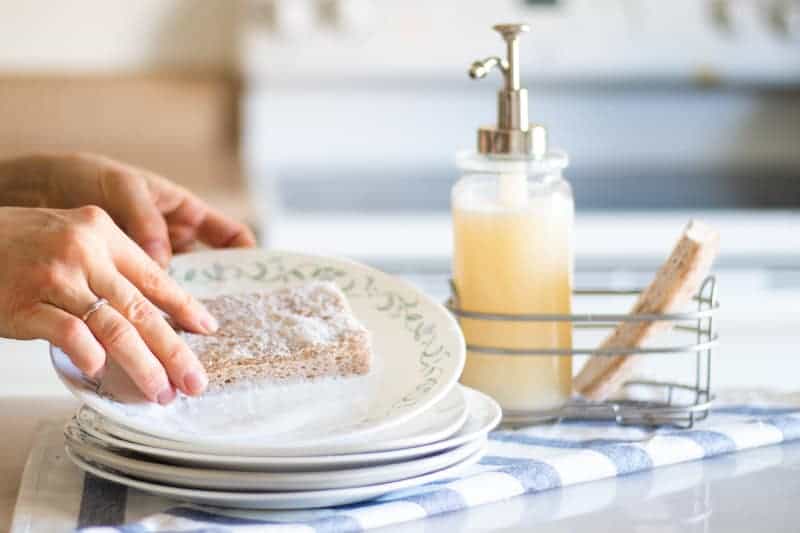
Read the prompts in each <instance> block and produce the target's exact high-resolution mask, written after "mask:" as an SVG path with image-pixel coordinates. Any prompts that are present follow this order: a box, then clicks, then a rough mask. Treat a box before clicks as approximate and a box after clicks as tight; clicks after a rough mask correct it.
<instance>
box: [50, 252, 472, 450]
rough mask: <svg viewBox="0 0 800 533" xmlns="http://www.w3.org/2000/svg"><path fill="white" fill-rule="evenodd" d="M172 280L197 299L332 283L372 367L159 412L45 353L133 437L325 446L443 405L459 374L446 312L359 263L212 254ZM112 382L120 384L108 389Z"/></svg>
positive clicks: (459, 343) (178, 260)
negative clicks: (362, 334)
mask: <svg viewBox="0 0 800 533" xmlns="http://www.w3.org/2000/svg"><path fill="white" fill-rule="evenodd" d="M171 272H172V275H173V276H174V277H175V279H177V280H178V282H179V283H181V285H183V286H184V287H185V288H187V289H188V290H189V292H191V293H193V294H195V295H196V296H199V297H205V296H213V295H217V294H222V293H235V292H244V291H253V290H259V289H269V288H276V287H282V286H286V285H291V284H297V283H302V282H307V281H312V280H327V281H332V282H334V283H336V284H337V285H338V286H339V287H340V288H341V289H342V290H343V291H344V293H345V294H346V295H347V298H348V300H349V302H350V305H351V307H352V309H353V312H354V314H355V315H356V316H357V317H358V319H359V320H361V322H362V323H364V325H365V326H366V327H367V328H368V329H369V330H370V331H371V332H372V338H373V347H374V353H375V358H374V363H373V368H372V370H371V371H370V373H369V374H368V375H367V376H363V377H356V378H347V379H323V380H315V381H313V382H306V383H299V384H281V385H277V384H272V385H269V386H265V385H260V386H249V387H247V386H241V387H234V388H232V389H231V390H229V391H227V392H225V393H216V394H206V395H203V396H202V397H200V398H187V397H184V396H182V397H180V398H179V399H177V400H176V401H174V402H173V403H172V404H170V405H168V406H166V407H162V406H159V405H155V404H152V403H148V402H144V401H143V400H142V399H141V396H138V395H135V396H133V397H129V396H128V394H129V393H130V392H131V391H135V388H134V387H132V385H131V383H130V382H129V381H128V380H127V379H121V378H122V376H119V374H120V373H116V374H117V375H114V376H110V375H109V374H114V373H112V372H109V373H108V374H107V375H106V376H105V378H104V380H106V382H105V383H104V387H103V388H104V389H109V390H111V392H112V394H113V395H115V396H116V397H117V398H122V397H125V398H126V401H125V402H120V401H115V400H114V399H111V398H109V397H106V396H101V395H99V394H98V393H97V386H96V384H95V383H94V382H93V381H92V380H90V379H88V378H87V377H86V376H84V375H83V374H82V373H81V372H80V371H79V370H78V369H77V368H76V367H75V366H74V365H72V364H71V362H70V360H69V358H68V357H66V356H65V355H64V354H63V352H61V351H60V350H59V349H57V348H55V349H51V357H52V360H53V365H54V366H55V368H56V370H57V372H58V374H59V377H60V378H61V379H62V381H63V382H64V383H65V384H66V385H67V387H68V388H69V389H70V390H71V391H72V392H73V393H74V394H75V395H76V396H77V397H78V398H80V399H81V400H82V401H83V402H84V403H86V404H87V405H89V406H90V407H92V408H93V409H95V410H96V411H98V412H100V413H101V414H102V415H103V416H105V417H107V418H109V419H111V420H113V421H115V422H117V423H119V424H121V425H123V426H127V427H130V428H133V429H136V430H138V431H142V432H145V433H148V434H151V435H156V436H159V437H163V438H167V439H173V440H178V441H191V442H194V443H198V444H200V443H202V444H208V445H212V446H218V445H223V444H224V445H225V446H227V447H228V448H229V449H233V448H235V447H237V446H239V445H243V446H247V445H248V444H252V442H254V440H257V441H258V442H260V443H262V444H263V445H265V446H274V447H278V446H285V447H292V446H294V445H300V446H308V445H311V444H318V445H321V444H328V443H332V442H336V441H337V440H338V439H342V438H353V437H355V436H365V435H369V434H371V433H374V432H377V431H381V430H384V429H386V428H389V427H391V426H393V425H397V424H400V423H403V422H405V421H407V420H410V419H411V418H412V417H414V416H415V415H417V414H419V413H421V412H423V411H424V410H425V409H427V408H429V407H430V406H432V405H433V404H435V403H436V402H437V401H439V400H440V399H442V398H443V397H444V395H445V394H447V392H448V391H449V390H450V389H451V388H452V387H453V385H454V384H455V383H456V380H457V379H458V376H459V375H460V374H461V370H462V368H463V366H464V359H465V348H464V338H463V336H462V334H461V331H460V330H459V327H458V324H457V323H456V321H455V320H454V319H453V317H452V316H451V315H450V313H448V312H447V310H446V309H445V308H444V307H443V306H441V305H440V304H439V303H438V302H436V301H434V300H432V299H431V298H429V297H428V296H426V295H425V294H423V293H422V292H420V291H419V290H418V289H416V288H415V287H413V286H412V285H410V284H408V283H406V282H404V281H402V280H400V279H397V278H395V277H392V276H389V275H387V274H384V273H383V272H380V271H378V270H375V269H372V268H370V267H367V266H365V265H361V264H358V263H355V262H352V261H347V260H343V259H333V258H327V257H318V256H311V255H301V254H294V253H287V252H268V251H265V250H215V251H206V252H198V253H193V254H186V255H181V256H176V257H175V259H174V260H173V263H172V268H171ZM112 368H113V367H112ZM117 378H120V379H119V381H120V383H113V385H112V384H111V383H110V381H116V379H117ZM109 380H110V381H109ZM137 397H138V399H139V400H138V401H136V398H137Z"/></svg>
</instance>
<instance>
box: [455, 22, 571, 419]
mask: <svg viewBox="0 0 800 533" xmlns="http://www.w3.org/2000/svg"><path fill="white" fill-rule="evenodd" d="M494 29H495V30H496V31H498V32H499V33H500V35H501V36H502V38H503V39H504V40H505V42H506V47H507V56H508V57H507V59H506V60H503V59H500V58H498V57H489V58H487V59H484V60H480V61H476V62H475V63H473V64H472V67H471V69H470V71H469V73H470V76H471V77H472V78H474V79H478V78H483V77H484V76H486V74H487V73H488V72H490V71H491V70H492V69H493V68H498V69H499V70H500V71H501V73H502V75H503V77H504V82H505V83H504V87H503V88H502V89H501V90H500V91H499V92H498V120H497V126H496V127H495V126H490V127H482V128H480V129H479V130H478V147H477V148H478V149H477V151H467V152H462V153H459V154H458V166H459V168H460V170H461V172H462V178H461V179H460V180H459V181H458V183H457V184H456V185H455V186H454V187H453V190H452V196H451V203H452V215H453V238H454V243H453V244H454V253H453V283H454V291H455V294H454V301H455V304H456V306H457V307H458V308H459V309H460V310H462V311H466V312H468V313H470V312H474V313H483V314H494V315H531V314H569V313H570V311H571V296H572V278H573V255H574V254H573V225H574V223H573V221H574V203H573V199H572V191H571V189H570V186H569V184H568V183H567V182H566V181H565V180H564V178H563V177H562V171H563V170H564V168H566V166H567V155H566V154H565V153H563V152H561V151H557V150H549V149H548V147H547V131H546V130H545V128H544V127H543V126H540V125H536V124H530V123H529V121H528V94H527V91H526V90H525V89H524V88H521V87H520V76H519V46H518V39H519V36H520V33H522V32H527V31H528V30H529V28H528V26H527V25H524V24H502V25H497V26H494ZM494 318H495V319H486V318H480V319H478V318H466V317H464V316H463V315H462V316H461V317H460V319H459V320H460V324H461V327H462V329H463V332H464V336H465V338H466V340H467V345H468V351H467V363H466V367H465V369H464V373H463V375H462V377H461V381H462V383H464V384H465V385H468V386H470V387H474V388H476V389H479V390H481V391H483V392H485V393H487V394H489V395H490V396H492V397H494V398H495V399H496V400H498V402H499V403H500V404H501V406H502V407H503V410H504V412H505V413H506V416H507V417H508V418H509V419H510V418H514V417H516V416H523V417H525V416H530V415H531V414H533V413H536V412H538V411H544V410H547V409H551V408H557V407H559V406H561V405H563V404H564V403H565V402H566V401H567V400H568V399H569V397H570V394H571V389H572V361H571V357H570V356H569V355H566V356H564V355H561V356H559V355H533V354H530V353H528V354H525V353H524V352H525V350H530V349H544V350H552V349H558V350H562V351H563V352H564V353H566V354H569V350H571V348H572V327H571V323H570V322H568V321H560V322H553V321H514V320H497V318H498V317H494ZM470 348H472V349H470Z"/></svg>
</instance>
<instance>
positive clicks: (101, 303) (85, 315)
mask: <svg viewBox="0 0 800 533" xmlns="http://www.w3.org/2000/svg"><path fill="white" fill-rule="evenodd" d="M107 303H108V300H106V299H105V298H98V299H97V301H96V302H95V303H93V304H92V305H90V306H89V309H87V310H86V312H85V313H83V316H82V317H81V320H83V321H84V322H86V321H87V320H89V317H90V316H92V313H94V312H95V311H97V310H98V309H100V308H101V307H103V306H104V305H106V304H107Z"/></svg>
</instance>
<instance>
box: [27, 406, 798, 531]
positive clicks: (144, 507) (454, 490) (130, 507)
mask: <svg viewBox="0 0 800 533" xmlns="http://www.w3.org/2000/svg"><path fill="white" fill-rule="evenodd" d="M61 429H62V425H61V424H56V423H51V424H49V425H45V426H44V427H43V428H42V430H41V434H40V438H39V439H37V445H36V446H35V448H34V449H33V451H32V452H31V456H30V458H29V460H28V464H27V466H26V470H25V475H24V477H23V483H22V487H21V489H20V495H19V500H18V502H17V508H16V511H15V516H14V522H13V525H12V530H11V531H12V533H39V532H43V531H56V530H57V531H63V530H69V529H73V528H76V527H77V528H79V529H80V530H81V531H86V532H98V531H104V532H127V533H131V532H136V533H144V532H151V531H152V532H166V531H170V532H175V531H195V532H200V531H204V532H208V531H214V532H219V531H231V532H238V531H281V532H295V531H298V532H300V531H302V532H315V531H326V532H349V531H363V530H366V529H371V528H376V527H381V526H386V525H391V524H397V523H400V522H405V521H409V520H419V519H424V518H426V517H428V516H433V515H438V514H441V513H448V512H452V511H458V510H461V509H465V508H468V507H473V506H477V505H481V504H485V503H489V502H496V501H500V500H504V499H507V498H512V497H514V496H518V495H521V494H526V493H535V492H540V491H546V490H550V489H554V488H557V487H563V486H567V485H572V484H576V483H584V482H587V481H593V480H598V479H601V478H609V477H613V476H621V475H626V474H632V473H634V472H641V471H644V470H649V469H653V468H657V467H659V466H663V465H670V464H675V463H681V462H685V461H693V460H697V459H704V458H708V457H714V456H717V455H720V454H726V453H732V452H737V451H740V450H746V449H750V448H755V447H759V446H767V445H771V444H777V443H781V442H787V441H790V440H795V439H799V438H800V408H798V407H796V406H795V407H786V408H776V407H755V406H727V407H722V408H717V409H715V411H714V412H713V413H712V415H711V416H710V417H709V418H708V419H707V420H706V421H704V422H703V423H702V424H700V425H698V426H697V427H696V428H695V429H692V430H686V431H676V430H672V431H669V430H659V431H649V430H647V429H644V428H636V427H619V426H616V425H615V424H613V423H607V422H562V423H559V424H554V425H540V426H533V427H530V428H526V429H522V430H517V431H495V432H494V433H492V434H491V435H490V445H489V452H488V454H487V455H486V456H484V458H483V459H482V460H481V461H480V463H479V464H477V465H474V466H473V467H470V468H469V469H468V470H466V471H465V472H464V473H463V474H462V475H460V476H459V477H458V478H454V479H448V480H442V481H439V482H436V483H432V484H430V485H426V486H422V487H418V488H415V489H409V490H403V491H398V492H396V493H392V494H388V495H386V496H384V497H382V498H379V499H377V500H373V501H370V502H365V503H359V504H353V505H347V506H343V507H338V508H331V509H324V510H314V511H234V510H223V509H216V508H209V507H200V506H194V505H187V504H180V503H179V502H174V501H169V500H166V499H162V498H158V497H154V496H149V495H146V494H144V493H141V492H139V491H137V490H133V489H126V488H125V487H122V486H120V485H117V484H114V483H111V482H107V481H104V480H101V479H98V478H96V477H94V476H91V475H84V474H83V473H81V472H80V471H79V470H78V469H77V468H76V467H74V466H73V465H72V464H71V463H70V462H69V460H68V459H66V458H65V456H64V453H63V438H62V437H61Z"/></svg>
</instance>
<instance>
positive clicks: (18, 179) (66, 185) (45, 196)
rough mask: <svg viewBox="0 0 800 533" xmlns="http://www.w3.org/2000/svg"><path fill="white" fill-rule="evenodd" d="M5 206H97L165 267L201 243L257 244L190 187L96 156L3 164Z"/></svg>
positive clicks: (0, 192) (0, 199)
mask: <svg viewBox="0 0 800 533" xmlns="http://www.w3.org/2000/svg"><path fill="white" fill-rule="evenodd" d="M0 205H15V206H28V207H52V208H60V209H71V208H77V207H81V206H84V205H97V206H99V207H102V208H103V209H104V210H106V211H107V212H108V213H109V214H110V215H111V217H112V218H113V219H114V221H115V222H116V223H117V224H118V225H119V226H120V227H121V228H122V229H123V230H124V231H125V232H126V233H127V234H128V235H129V236H130V237H131V238H132V239H133V240H134V241H135V242H136V243H137V244H139V246H141V247H142V249H144V251H145V252H147V254H148V255H150V257H152V258H153V259H154V260H155V261H156V262H157V263H158V264H160V265H161V266H162V267H164V266H166V265H167V264H168V263H169V260H170V257H171V256H172V253H173V252H183V251H187V250H189V249H190V248H191V247H192V246H194V244H195V243H196V242H197V241H200V242H203V243H205V244H208V245H210V246H212V247H215V248H227V247H239V246H246V247H249V246H254V245H255V238H254V237H253V233H252V232H251V231H250V230H249V229H248V228H247V227H246V226H244V225H243V224H240V223H238V222H235V221H233V220H231V219H229V218H227V217H226V216H224V215H223V214H221V213H220V212H218V211H216V210H214V209H212V208H210V207H209V206H208V205H206V204H205V203H204V202H203V201H201V200H200V199H199V198H197V197H196V196H195V195H194V194H192V193H190V192H189V191H187V190H186V189H184V188H182V187H179V186H178V185H175V184H174V183H171V182H170V181H168V180H166V179H164V178H162V177H160V176H157V175H155V174H153V173H151V172H148V171H146V170H143V169H140V168H136V167H133V166H130V165H126V164H123V163H120V162H118V161H114V160H112V159H108V158H106V157H102V156H99V155H93V154H70V155H36V156H28V157H22V158H18V159H13V160H9V161H5V162H0Z"/></svg>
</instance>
